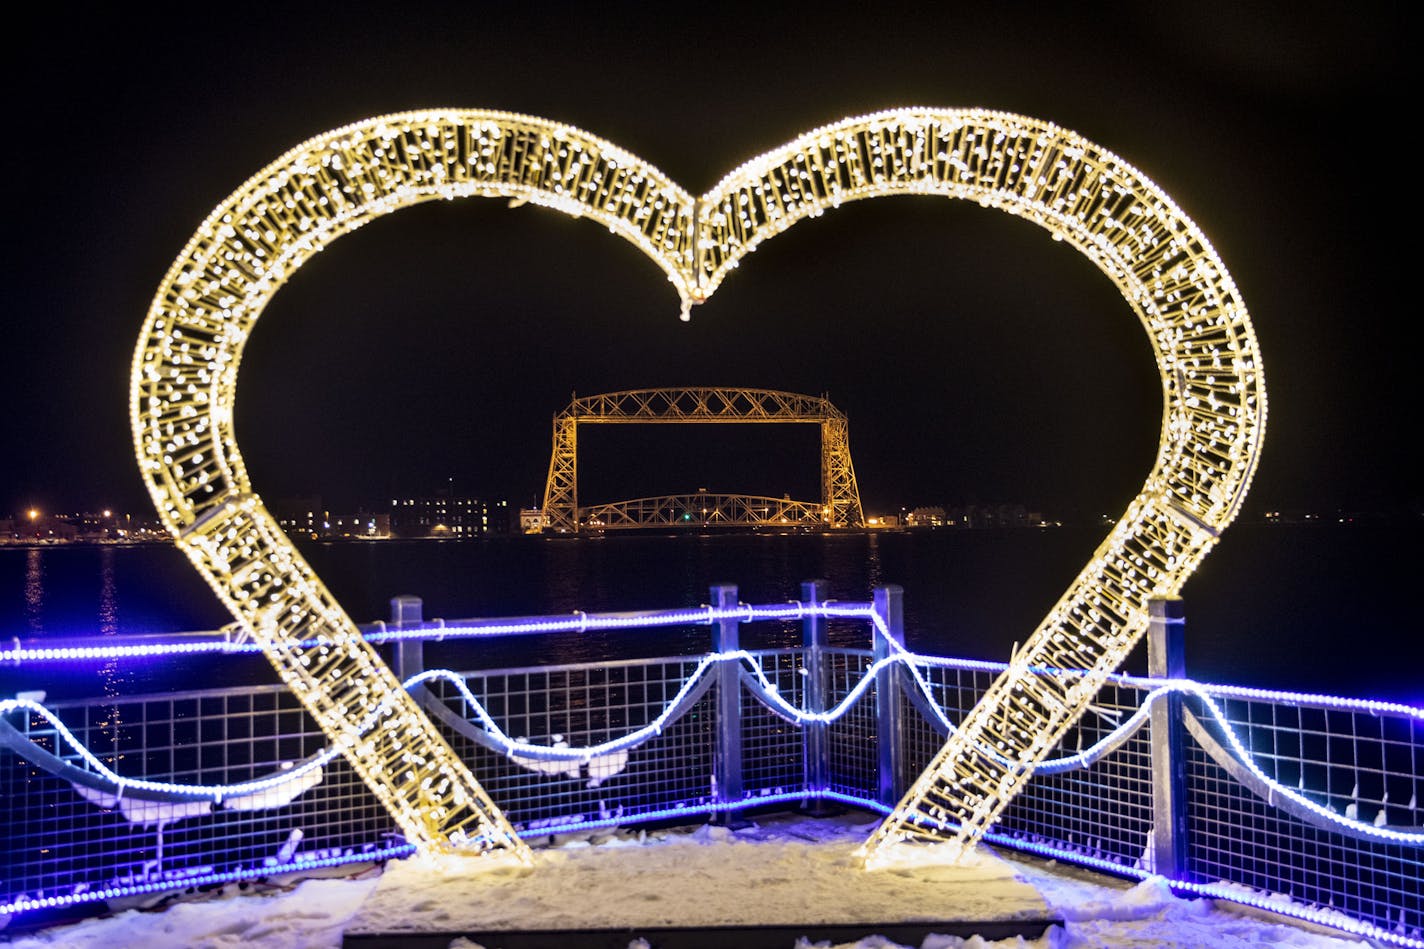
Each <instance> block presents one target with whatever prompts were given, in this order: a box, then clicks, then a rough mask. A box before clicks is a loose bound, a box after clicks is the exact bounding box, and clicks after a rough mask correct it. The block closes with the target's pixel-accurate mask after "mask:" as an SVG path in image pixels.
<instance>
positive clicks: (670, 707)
mask: <svg viewBox="0 0 1424 949" xmlns="http://www.w3.org/2000/svg"><path fill="white" fill-rule="evenodd" d="M719 612H721V613H723V614H730V613H734V612H737V611H725V610H724V611H719ZM892 642H893V640H892ZM923 659H924V657H920V656H917V655H916V654H914V653H911V652H908V651H906V650H904V649H903V648H901V649H898V650H897V651H896V652H895V654H894V655H891V656H888V657H886V658H884V659H881V660H878V661H876V662H874V663H872V664H871V665H870V666H869V667H867V668H866V670H865V672H864V673H863V674H862V675H861V678H860V681H858V682H857V683H856V684H855V686H854V687H853V688H851V689H850V690H849V691H848V692H847V693H846V695H845V696H844V697H843V698H842V699H841V701H840V702H838V703H837V704H836V705H835V707H833V708H831V709H829V710H827V711H824V712H811V711H807V710H805V709H802V708H799V707H797V706H795V705H792V704H791V703H790V702H788V701H787V700H786V699H785V698H783V697H782V696H781V694H780V691H779V690H778V688H777V687H776V686H775V685H774V684H773V683H772V682H771V681H770V680H769V679H768V678H767V677H766V673H765V671H764V670H763V669H762V667H761V665H760V663H758V662H757V660H756V657H755V656H753V655H752V654H751V653H749V652H747V651H745V650H734V651H729V652H723V653H710V654H708V655H706V656H704V657H702V659H701V660H700V661H699V662H698V664H697V667H696V668H695V669H694V670H693V671H692V672H691V673H690V674H689V675H688V676H687V677H686V678H685V679H684V680H683V683H682V686H681V687H680V688H679V689H678V691H677V693H676V694H674V695H673V697H672V698H671V699H670V700H669V701H668V702H667V703H666V704H665V705H664V707H663V710H662V712H661V713H659V714H658V715H657V716H656V717H655V718H654V719H653V720H652V721H651V722H649V723H648V724H646V725H644V726H642V727H641V728H637V729H634V730H633V731H630V732H628V733H627V734H625V735H622V736H620V737H618V738H613V739H610V740H608V741H605V742H601V743H599V744H596V745H588V746H584V747H561V748H554V747H551V746H548V745H536V744H532V743H530V742H527V741H523V740H520V739H515V738H511V737H510V736H509V734H508V733H507V732H505V731H504V730H503V729H502V728H500V726H499V723H498V722H496V721H495V719H494V717H493V716H491V715H490V714H489V712H488V711H487V710H486V709H485V707H484V704H483V703H482V702H480V700H479V698H477V697H476V696H475V695H474V693H473V692H471V691H470V689H469V686H468V685H467V684H466V682H465V679H464V677H463V676H461V675H459V674H458V673H456V672H452V671H451V670H448V669H430V670H426V671H424V672H421V673H418V674H417V675H414V676H411V677H410V678H409V679H407V680H406V681H405V682H404V683H403V685H404V687H405V688H406V689H407V690H409V689H411V688H412V687H414V686H416V685H420V684H423V683H425V682H430V681H434V680H436V679H440V680H444V681H447V682H450V683H451V684H452V685H454V687H455V688H456V690H457V691H458V692H459V693H460V696H461V698H462V699H463V700H464V701H465V703H466V704H467V705H468V706H469V708H470V710H471V711H472V712H473V714H474V716H475V717H476V718H477V719H478V720H479V721H480V722H481V723H482V726H483V728H484V730H485V731H486V733H487V734H488V735H489V737H490V739H491V741H492V742H493V743H494V744H495V745H497V746H498V747H499V748H500V749H501V750H502V751H503V752H504V754H506V755H507V756H509V757H511V758H512V757H516V756H519V757H523V758H527V759H532V760H536V761H570V762H573V761H578V762H583V763H588V762H589V761H590V760H592V759H594V758H597V757H600V756H603V755H607V754H611V753H615V752H619V751H626V750H628V749H630V748H634V747H637V746H639V745H641V744H643V743H644V742H646V741H648V740H649V739H651V738H654V737H656V736H658V735H660V734H662V732H663V729H664V728H665V727H667V726H668V725H669V724H670V723H671V721H672V719H673V718H674V717H675V715H676V714H678V709H679V706H680V704H681V702H682V701H683V699H685V698H686V697H687V696H688V695H689V694H690V693H691V692H692V691H693V690H694V689H695V688H696V687H697V685H698V683H699V682H700V680H701V679H702V677H703V676H705V675H706V674H707V672H708V670H709V669H711V668H712V667H713V666H715V665H717V664H719V663H724V662H746V663H747V664H748V666H749V673H750V675H751V676H752V677H753V678H754V679H755V681H756V682H757V684H758V685H759V686H760V688H759V689H757V690H756V691H757V692H758V693H759V694H758V698H759V699H760V700H761V701H762V702H763V703H765V704H766V705H767V707H768V708H770V709H772V710H773V711H776V712H778V713H779V714H781V715H782V716H783V717H785V718H787V719H789V720H791V721H792V722H794V723H796V724H798V725H801V724H807V723H823V724H831V723H833V722H835V721H837V720H838V719H840V718H841V717H843V716H844V715H845V714H846V713H847V712H848V711H849V710H850V708H851V707H852V706H853V705H854V704H855V703H856V702H857V701H858V700H859V699H860V697H861V696H862V695H864V694H865V692H866V691H867V690H868V689H869V688H870V686H871V685H873V684H874V681H875V675H876V673H878V672H879V671H880V670H881V669H884V668H887V667H889V666H891V665H893V664H896V663H898V664H902V665H905V666H906V667H907V668H908V670H909V671H910V673H911V675H912V676H913V677H914V679H915V682H916V683H917V685H918V686H919V688H920V689H921V691H922V692H924V695H925V697H926V698H927V699H928V700H929V708H930V709H931V710H932V711H933V712H934V713H935V716H936V718H937V719H938V720H939V722H940V724H941V725H942V726H943V727H944V728H945V729H946V730H953V728H954V725H953V723H951V722H950V721H949V719H948V717H947V716H945V714H944V710H943V709H942V708H941V706H940V705H939V703H938V702H937V701H935V699H934V697H933V694H932V691H931V687H930V685H929V683H928V682H927V681H926V680H925V679H924V677H923V675H921V674H920V672H919V670H918V669H916V667H915V664H916V663H917V662H922V661H923ZM1148 682H1152V683H1155V684H1156V685H1157V687H1156V688H1154V689H1153V691H1151V692H1149V693H1148V694H1147V695H1146V696H1144V698H1143V702H1142V705H1141V706H1139V707H1138V709H1137V710H1136V712H1134V713H1133V715H1132V716H1131V717H1129V718H1128V719H1127V720H1126V721H1124V722H1122V723H1121V724H1119V725H1118V726H1117V727H1115V728H1114V729H1113V730H1112V731H1111V732H1109V733H1108V734H1107V735H1106V736H1104V737H1103V738H1102V739H1100V740H1099V741H1097V742H1096V743H1094V744H1093V745H1092V746H1091V747H1089V748H1087V749H1085V750H1082V751H1079V752H1076V753H1074V754H1071V755H1067V756H1064V757H1062V758H1055V759H1050V760H1048V761H1045V762H1043V763H1042V764H1041V765H1040V766H1039V769H1038V770H1040V771H1043V772H1044V773H1046V774H1053V773H1059V772H1063V771H1069V770H1074V769H1076V768H1081V767H1087V766H1089V765H1091V764H1093V763H1094V762H1095V761H1096V760H1097V759H1098V757H1100V756H1101V755H1102V754H1104V753H1105V752H1106V750H1107V749H1109V748H1110V747H1112V746H1115V745H1116V744H1118V743H1119V741H1120V740H1121V739H1122V738H1124V737H1125V736H1126V735H1127V734H1129V733H1131V732H1132V731H1134V730H1136V729H1137V728H1139V727H1141V725H1142V724H1143V722H1144V721H1145V720H1146V717H1147V715H1148V714H1149V713H1150V710H1151V706H1152V703H1154V702H1156V701H1158V700H1159V699H1162V698H1164V697H1166V696H1167V695H1169V694H1172V693H1174V692H1182V693H1185V694H1188V695H1192V696H1195V697H1196V698H1198V699H1200V700H1201V702H1202V703H1203V705H1204V706H1205V707H1206V709H1207V711H1208V712H1209V713H1210V715H1211V717H1212V718H1213V719H1214V720H1215V721H1216V722H1217V724H1218V725H1219V726H1220V727H1221V730H1222V733H1223V734H1224V735H1225V736H1226V739H1227V742H1228V743H1229V744H1230V746H1231V749H1232V751H1233V752H1234V753H1235V755H1236V757H1237V759H1238V760H1239V761H1241V763H1242V764H1244V765H1245V766H1246V767H1247V768H1248V769H1249V770H1250V771H1251V773H1252V774H1253V775H1255V777H1256V778H1257V779H1258V780H1260V781H1261V782H1262V783H1263V784H1264V785H1266V786H1267V787H1268V788H1270V789H1271V791H1272V792H1273V794H1277V795H1280V796H1281V797H1284V798H1288V799H1290V800H1291V801H1293V802H1295V803H1296V804H1298V805H1300V806H1301V807H1303V808H1305V809H1306V810H1308V811H1310V812H1311V813H1312V814H1314V815H1316V816H1317V817H1318V818H1320V819H1321V820H1324V821H1327V822H1330V823H1333V824H1336V825H1338V826H1340V827H1345V828H1349V829H1350V830H1352V831H1354V832H1356V833H1360V834H1363V835H1364V836H1367V837H1373V838H1377V839H1380V840H1385V841H1390V842H1393V843H1402V844H1408V845H1411V846H1417V845H1421V844H1424V832H1420V833H1411V832H1407V831H1398V830H1393V829H1390V828H1386V827H1376V826H1374V825H1373V824H1370V823H1366V822H1364V821H1359V820H1353V819H1351V818H1348V817H1342V816H1341V815H1339V814H1336V813H1335V812H1334V811H1333V810H1331V809H1330V808H1328V807H1326V806H1324V805H1322V804H1318V803H1316V802H1315V801H1313V800H1311V799H1310V798H1308V797H1306V796H1305V795H1303V794H1301V793H1300V792H1299V791H1297V790H1295V789H1294V788H1290V787H1287V786H1285V785H1283V784H1281V783H1280V782H1278V781H1276V780H1275V779H1274V778H1272V777H1271V776H1270V775H1268V774H1267V773H1266V772H1265V771H1264V770H1262V769H1261V767H1260V766H1259V765H1258V764H1257V763H1256V761H1255V759H1254V757H1253V756H1252V755H1251V753H1250V752H1249V751H1248V750H1247V748H1246V746H1245V745H1244V744H1243V743H1242V741H1241V739H1240V737H1239V736H1238V735H1237V733H1236V731H1235V730H1234V729H1233V728H1232V726H1231V723H1230V722H1229V720H1228V719H1227V718H1226V715H1225V714H1224V713H1223V712H1222V711H1221V708H1220V706H1219V705H1218V704H1217V703H1216V701H1215V700H1214V699H1213V697H1212V694H1211V693H1210V692H1209V691H1208V690H1207V688H1206V687H1204V686H1202V685H1200V684H1198V683H1196V682H1193V681H1191V680H1189V679H1178V680H1152V679H1139V680H1138V683H1139V684H1141V683H1148ZM1228 691H1230V692H1233V693H1239V692H1240V691H1242V690H1236V689H1229V690H1228ZM1246 691H1249V692H1250V693H1251V694H1252V696H1253V697H1256V698H1261V697H1267V696H1276V697H1284V696H1287V695H1289V693H1270V692H1266V691H1264V690H1246ZM1332 707H1335V708H1349V709H1351V710H1356V711H1369V712H1372V713H1377V712H1380V711H1390V712H1394V713H1399V714H1406V715H1410V716H1412V717H1415V718H1419V719H1421V720H1424V709H1421V708H1414V707H1411V706H1406V705H1399V704H1397V703H1389V702H1373V701H1368V700H1349V699H1333V700H1332ZM384 708H385V703H384V702H383V703H382V704H380V705H378V706H377V707H376V708H375V709H374V710H373V711H372V713H371V714H370V715H369V716H367V718H366V720H365V721H364V722H363V723H362V726H361V730H360V732H358V734H364V733H365V731H366V730H368V729H369V728H370V727H371V726H372V725H373V724H374V723H375V720H376V718H378V717H379V716H380V714H381V712H382V711H383V709H384ZM20 709H25V710H28V711H31V712H34V713H36V714H39V715H40V716H42V717H43V718H44V719H45V720H46V721H48V722H49V723H50V724H51V725H53V726H54V728H55V730H56V732H57V733H58V734H59V735H60V736H61V737H63V738H64V740H65V741H66V742H68V743H69V744H70V745H71V746H72V747H74V748H75V749H76V751H77V752H78V753H79V755H80V756H81V757H82V758H83V759H84V761H85V762H86V763H87V764H89V765H90V767H92V768H93V769H94V770H95V771H96V772H97V773H99V774H100V775H102V776H103V777H105V778H107V779H109V780H110V781H113V782H114V783H115V784H116V785H117V787H118V788H119V789H120V793H122V790H123V789H124V788H126V787H127V788H133V789H134V790H140V791H154V792H159V793H164V794H178V795H191V796H192V797H194V798H211V799H212V800H213V801H214V802H215V803H221V802H222V800H223V798H224V797H227V798H231V797H238V796H243V795H247V794H252V793H256V792H260V791H263V790H269V789H271V788H273V787H276V786H279V785H282V784H285V783H287V782H289V781H292V780H293V779H295V778H297V777H299V776H300V775H302V774H304V773H306V772H308V771H311V770H312V769H314V768H318V767H321V765H322V764H324V763H325V762H327V761H329V760H331V758H332V757H334V756H335V754H336V752H335V750H334V749H331V748H328V749H326V750H324V751H322V752H321V753H319V754H318V755H316V756H314V757H313V758H311V759H309V760H308V761H306V762H305V763H303V764H302V765H300V766H298V767H296V768H292V769H290V770H287V771H282V772H280V773H278V774H277V775H274V776H272V777H270V778H263V779H260V780H257V781H249V782H244V783H242V784H234V785H179V784H173V783H169V782H162V781H148V780H143V779H135V778H124V777H123V776H121V775H119V774H117V773H116V772H114V771H112V770H111V769H109V768H108V767H107V766H105V765H104V764H103V762H102V761H100V760H99V759H98V758H97V757H96V756H95V755H94V754H93V753H92V752H90V751H89V749H88V748H86V747H85V746H84V745H83V744H82V743H81V742H80V741H79V740H78V739H77V738H76V737H75V736H74V735H73V733H72V732H70V731H69V729H68V728H67V727H66V726H65V725H64V723H63V722H61V721H60V720H59V719H58V718H57V717H55V716H54V715H53V713H51V712H50V711H49V710H48V709H46V708H45V707H44V706H42V705H40V704H38V703H36V702H33V701H30V700H28V699H5V700H0V714H6V713H9V712H12V711H17V710H20Z"/></svg>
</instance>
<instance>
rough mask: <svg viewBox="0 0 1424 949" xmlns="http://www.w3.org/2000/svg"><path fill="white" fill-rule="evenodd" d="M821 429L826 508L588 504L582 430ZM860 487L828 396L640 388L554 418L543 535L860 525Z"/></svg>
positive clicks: (759, 500) (781, 503)
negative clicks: (581, 476)
mask: <svg viewBox="0 0 1424 949" xmlns="http://www.w3.org/2000/svg"><path fill="white" fill-rule="evenodd" d="M711 423H742V424H772V423H779V424H787V423H802V424H816V425H820V427H821V497H820V500H818V501H793V500H791V499H790V498H770V497H757V496H752V495H742V494H711V493H708V492H707V491H705V490H704V491H699V492H697V493H695V494H670V495H663V496H660V497H651V498H636V499H634V500H630V501H615V502H611V503H608V504H598V505H592V506H587V507H580V506H579V496H578V429H579V426H580V425H649V424H652V425H656V424H673V425H698V424H711ZM864 520H865V518H864V513H863V512H862V510H861V506H860V489H859V488H858V487H857V486H856V482H855V468H854V466H853V465H852V464H851V460H850V434H849V427H848V424H847V421H846V416H845V413H844V412H842V411H841V410H840V409H838V408H836V407H835V406H834V405H832V404H831V403H830V400H829V399H826V398H824V397H821V396H813V395H801V394H798V393H795V392H777V391H774V390H770V389H719V388H685V389H633V390H629V391H626V392H609V393H605V394H603V395H593V396H587V397H585V398H577V397H575V398H574V399H573V401H571V402H570V403H569V404H568V406H566V407H565V408H564V409H563V410H562V411H561V412H559V413H558V414H557V415H555V416H554V447H553V452H552V454H551V455H550V458H549V480H548V482H547V484H546V485H545V488H544V521H545V527H544V529H545V530H547V531H555V532H559V533H578V532H580V531H588V530H595V531H598V530H632V529H637V528H647V527H698V528H702V527H707V528H722V527H800V528H816V529H824V528H838V527H859V526H861V525H862V524H863V523H864Z"/></svg>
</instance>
